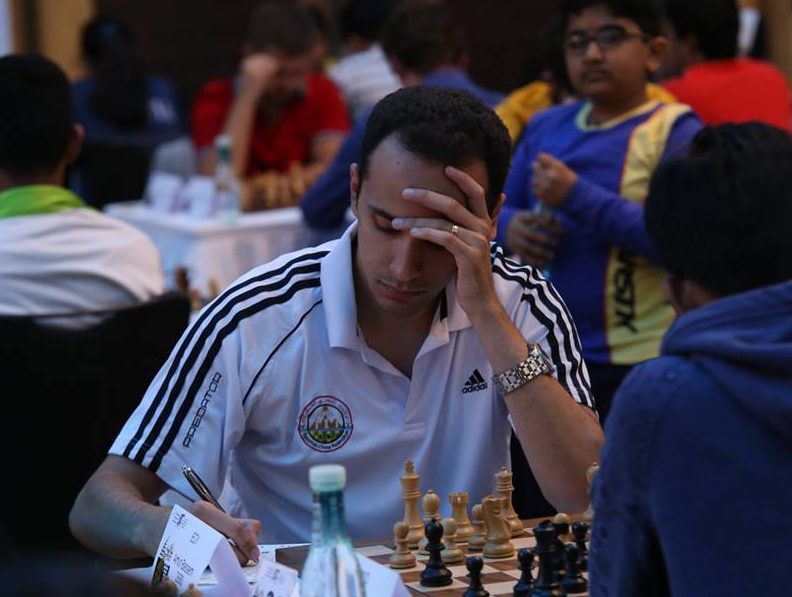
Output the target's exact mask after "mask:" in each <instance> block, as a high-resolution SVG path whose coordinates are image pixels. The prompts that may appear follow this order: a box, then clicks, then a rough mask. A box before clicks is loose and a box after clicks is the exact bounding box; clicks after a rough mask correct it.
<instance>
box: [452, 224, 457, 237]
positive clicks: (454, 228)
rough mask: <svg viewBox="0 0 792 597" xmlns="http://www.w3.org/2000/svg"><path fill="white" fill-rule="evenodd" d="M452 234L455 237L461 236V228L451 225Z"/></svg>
mask: <svg viewBox="0 0 792 597" xmlns="http://www.w3.org/2000/svg"><path fill="white" fill-rule="evenodd" d="M451 234H453V235H454V236H459V226H457V225H456V224H451Z"/></svg>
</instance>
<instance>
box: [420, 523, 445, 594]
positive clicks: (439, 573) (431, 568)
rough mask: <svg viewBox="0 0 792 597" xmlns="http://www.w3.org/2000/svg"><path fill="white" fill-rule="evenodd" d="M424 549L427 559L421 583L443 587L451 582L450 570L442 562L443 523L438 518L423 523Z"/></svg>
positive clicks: (426, 585)
mask: <svg viewBox="0 0 792 597" xmlns="http://www.w3.org/2000/svg"><path fill="white" fill-rule="evenodd" d="M424 533H425V534H426V551H428V552H429V559H428V560H427V562H426V568H424V570H423V571H422V572H421V585H423V586H424V587H444V586H446V585H450V584H451V582H452V578H451V571H450V570H449V569H448V568H446V565H445V564H444V563H443V557H442V556H441V555H440V552H441V551H442V549H443V543H442V538H443V525H442V524H440V521H438V520H434V519H432V520H430V521H429V522H427V523H426V525H424Z"/></svg>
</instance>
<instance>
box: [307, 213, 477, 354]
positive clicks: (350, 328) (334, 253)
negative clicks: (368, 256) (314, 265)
mask: <svg viewBox="0 0 792 597" xmlns="http://www.w3.org/2000/svg"><path fill="white" fill-rule="evenodd" d="M356 235H357V222H354V223H353V224H352V225H351V226H350V227H349V228H347V229H346V231H345V232H344V234H343V235H342V236H341V238H339V239H338V241H336V243H335V244H334V245H333V247H332V249H331V250H330V253H329V254H328V255H327V256H326V257H325V258H324V259H323V260H322V265H321V273H320V279H321V283H322V300H323V302H324V310H325V316H326V317H325V319H326V325H327V337H328V340H329V344H330V347H331V348H350V349H357V348H358V347H359V346H360V339H359V338H358V324H357V304H356V300H355V280H354V274H353V268H352V243H353V241H354V239H355V236H356ZM471 325H472V324H471V323H470V319H469V318H468V316H467V314H466V313H465V311H464V310H463V309H462V307H461V306H460V305H459V301H458V300H457V293H456V279H453V280H451V282H449V283H448V285H447V286H446V288H445V295H444V296H443V297H442V300H441V301H440V304H439V305H438V308H437V312H436V313H435V317H434V320H433V322H432V327H431V329H430V330H429V335H430V336H434V337H437V338H438V339H444V340H445V341H446V342H447V341H448V334H449V333H450V332H456V331H459V330H462V329H464V328H467V327H470V326H471Z"/></svg>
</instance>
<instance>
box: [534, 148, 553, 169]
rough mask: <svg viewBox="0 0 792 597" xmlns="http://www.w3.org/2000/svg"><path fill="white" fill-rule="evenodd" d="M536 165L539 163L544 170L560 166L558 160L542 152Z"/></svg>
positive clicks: (537, 158) (537, 157)
mask: <svg viewBox="0 0 792 597" xmlns="http://www.w3.org/2000/svg"><path fill="white" fill-rule="evenodd" d="M536 163H538V164H539V166H541V167H542V168H552V167H553V166H555V165H556V164H558V160H557V159H556V158H554V157H553V156H551V155H550V154H549V153H545V152H544V151H542V152H539V154H538V155H537V156H536Z"/></svg>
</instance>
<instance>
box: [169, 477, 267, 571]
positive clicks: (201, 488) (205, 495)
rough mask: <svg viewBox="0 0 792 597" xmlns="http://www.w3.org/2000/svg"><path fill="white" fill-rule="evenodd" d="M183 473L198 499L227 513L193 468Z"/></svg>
mask: <svg viewBox="0 0 792 597" xmlns="http://www.w3.org/2000/svg"><path fill="white" fill-rule="evenodd" d="M182 473H183V474H184V477H185V478H186V479H187V481H188V482H189V483H190V486H191V487H192V488H193V489H194V490H195V493H197V494H198V497H199V498H201V499H202V500H203V501H205V502H209V503H210V504H212V505H213V506H214V507H215V508H217V509H218V510H220V512H224V513H225V508H223V507H222V506H221V505H220V502H218V501H217V498H215V496H214V495H213V494H212V492H211V491H210V490H209V487H207V486H206V483H204V482H203V479H201V477H199V476H198V473H196V472H195V471H194V470H193V469H192V467H191V466H188V465H186V464H185V465H184V466H182ZM228 542H229V543H230V544H231V547H233V548H234V549H236V550H237V551H238V552H239V553H240V555H242V557H245V558H246V557H247V555H246V554H245V553H244V552H243V551H242V550H241V549H240V548H239V546H238V545H237V544H236V543H235V542H234V540H233V539H231V538H228ZM253 562H255V563H257V564H258V560H253Z"/></svg>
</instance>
